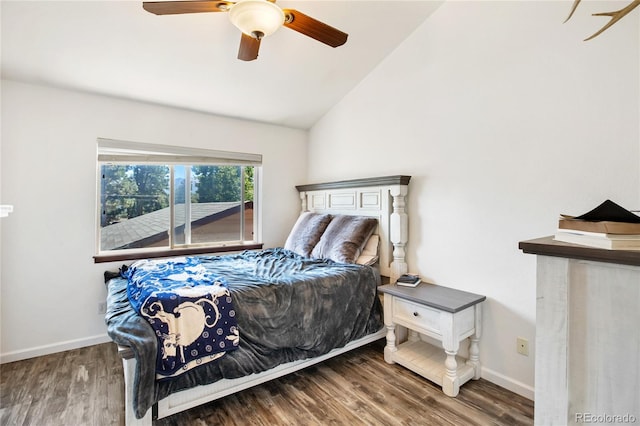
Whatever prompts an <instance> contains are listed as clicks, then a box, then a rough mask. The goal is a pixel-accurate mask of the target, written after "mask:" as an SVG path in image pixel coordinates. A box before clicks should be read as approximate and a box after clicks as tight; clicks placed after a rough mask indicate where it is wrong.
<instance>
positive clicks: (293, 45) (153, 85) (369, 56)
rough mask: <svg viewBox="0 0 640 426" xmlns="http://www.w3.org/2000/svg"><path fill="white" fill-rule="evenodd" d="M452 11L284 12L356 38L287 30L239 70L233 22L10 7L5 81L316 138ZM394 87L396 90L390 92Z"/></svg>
mask: <svg viewBox="0 0 640 426" xmlns="http://www.w3.org/2000/svg"><path fill="white" fill-rule="evenodd" d="M441 4H442V1H430V0H420V1H416V0H414V1H396V0H386V1H354V0H350V1H326V0H325V1H285V0H283V1H278V5H280V6H281V7H283V8H292V9H297V10H299V11H301V12H303V13H305V14H307V15H310V16H313V17H314V18H316V19H318V20H320V21H322V22H325V23H327V24H329V25H331V26H334V27H336V28H339V29H341V30H342V31H344V32H346V33H348V34H349V38H348V41H347V43H346V44H345V45H344V46H341V47H338V48H335V49H334V48H331V47H329V46H326V45H324V44H322V43H318V42H317V41H315V40H313V39H310V38H308V37H305V36H303V35H301V34H299V33H297V32H295V31H291V30H290V29H287V28H281V29H280V30H278V31H277V32H276V33H275V34H273V35H271V36H269V37H267V38H265V39H264V40H262V44H261V47H260V55H259V58H258V59H257V60H256V61H252V62H243V61H239V60H238V59H236V57H237V52H238V44H239V41H240V32H239V30H238V29H237V28H235V27H234V26H233V25H232V24H231V22H230V21H229V19H228V16H226V14H224V13H197V14H185V15H166V16H156V15H153V14H150V13H148V12H146V11H144V10H143V9H142V2H137V1H6V0H3V1H1V2H0V7H1V10H0V13H1V19H2V21H1V31H2V32H1V36H2V62H1V65H2V68H1V72H2V78H5V79H10V80H17V81H22V82H27V83H36V84H45V85H50V86H54V87H62V88H68V89H73V90H80V91H85V92H91V93H98V94H103V95H109V96H116V97H121V98H127V99H135V100H140V101H144V102H151V103H156V104H161V105H168V106H174V107H179V108H186V109H190V110H196V111H202V112H207V113H213V114H217V115H223V116H230V117H237V118H242V119H247V120H255V121H261V122H267V123H273V124H278V125H283V126H287V127H293V128H300V129H308V128H310V127H311V126H313V124H314V123H315V122H316V121H317V120H318V119H320V118H321V117H322V116H323V115H324V114H325V113H326V112H327V111H328V110H329V109H330V108H331V107H332V106H333V105H335V104H336V103H337V102H338V101H339V100H340V99H341V98H342V97H344V96H345V95H346V94H347V93H348V92H349V91H350V90H351V89H352V88H353V87H354V86H355V85H357V84H358V82H359V81H361V80H362V79H363V78H364V77H365V76H366V75H367V74H368V73H369V72H370V71H371V70H372V69H373V68H374V67H375V66H376V65H377V64H378V63H379V62H380V61H381V60H382V59H383V58H384V57H386V56H387V55H388V54H389V53H391V52H392V51H393V50H394V49H395V48H396V47H397V46H398V45H399V44H400V43H401V42H402V41H403V40H405V39H406V38H407V37H408V36H409V34H411V32H413V31H414V30H415V28H416V27H417V26H418V25H420V24H421V23H422V22H424V21H425V19H427V17H428V16H429V15H430V14H431V13H433V11H434V10H436V9H437V8H438V7H439V6H440V5H441ZM389 84H393V82H389Z"/></svg>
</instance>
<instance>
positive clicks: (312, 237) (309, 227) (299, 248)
mask: <svg viewBox="0 0 640 426" xmlns="http://www.w3.org/2000/svg"><path fill="white" fill-rule="evenodd" d="M331 219H332V216H331V215H330V214H320V213H312V212H304V213H302V214H301V215H300V216H299V217H298V220H297V221H296V224H295V225H293V228H292V229H291V232H290V233H289V236H288V237H287V241H286V242H285V243H284V248H286V249H287V250H291V251H294V252H296V253H298V254H299V255H301V256H304V257H309V256H310V255H311V251H312V250H313V248H314V247H315V246H316V244H317V243H318V241H320V237H321V236H322V233H323V232H324V231H325V229H327V225H328V224H329V222H331Z"/></svg>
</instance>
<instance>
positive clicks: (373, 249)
mask: <svg viewBox="0 0 640 426" xmlns="http://www.w3.org/2000/svg"><path fill="white" fill-rule="evenodd" d="M379 246H380V236H378V235H376V234H374V235H372V236H371V237H369V240H368V241H367V243H366V244H365V245H364V248H363V249H362V253H361V254H360V256H358V259H357V260H356V263H357V264H358V265H369V266H371V265H373V264H375V263H376V262H377V261H378V258H379V255H378V249H379Z"/></svg>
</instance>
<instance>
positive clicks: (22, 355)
mask: <svg viewBox="0 0 640 426" xmlns="http://www.w3.org/2000/svg"><path fill="white" fill-rule="evenodd" d="M110 341H111V339H110V338H109V336H107V335H106V334H99V335H97V336H90V337H85V338H83V339H76V340H67V341H66V342H58V343H52V344H50V345H43V346H36V347H35V348H29V349H25V350H21V351H14V352H7V353H3V354H0V364H6V363H8V362H14V361H21V360H23V359H29V358H35V357H38V356H43V355H49V354H54V353H56V352H63V351H69V350H72V349H78V348H84V347H86V346H93V345H99V344H101V343H107V342H110Z"/></svg>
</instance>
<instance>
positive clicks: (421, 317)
mask: <svg viewBox="0 0 640 426" xmlns="http://www.w3.org/2000/svg"><path fill="white" fill-rule="evenodd" d="M393 320H394V321H397V322H398V323H400V324H402V325H404V326H406V327H409V328H416V329H423V330H426V331H429V332H431V333H435V334H438V335H441V334H442V333H441V328H440V311H437V310H435V309H431V308H428V307H426V306H424V305H419V304H417V303H412V302H409V301H407V300H402V299H399V298H397V297H394V299H393Z"/></svg>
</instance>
